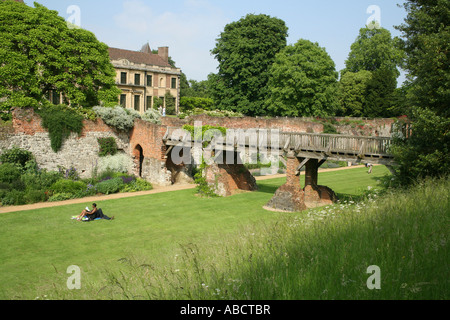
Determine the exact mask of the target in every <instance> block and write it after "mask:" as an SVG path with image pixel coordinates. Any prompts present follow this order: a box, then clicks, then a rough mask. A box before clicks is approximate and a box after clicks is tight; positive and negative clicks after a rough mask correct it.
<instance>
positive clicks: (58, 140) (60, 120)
mask: <svg viewBox="0 0 450 320" xmlns="http://www.w3.org/2000/svg"><path fill="white" fill-rule="evenodd" d="M36 112H37V113H38V114H39V115H40V116H41V118H42V126H43V127H44V128H45V129H47V131H48V133H49V136H50V141H51V147H52V150H53V151H54V152H58V151H59V150H61V147H62V145H63V142H64V140H65V139H67V138H68V137H69V136H70V134H71V133H77V134H78V135H80V134H81V130H83V116H81V115H80V114H78V113H77V112H76V111H75V110H72V109H70V108H68V107H67V106H65V105H57V106H53V105H51V106H46V107H44V108H42V109H40V110H37V111H36Z"/></svg>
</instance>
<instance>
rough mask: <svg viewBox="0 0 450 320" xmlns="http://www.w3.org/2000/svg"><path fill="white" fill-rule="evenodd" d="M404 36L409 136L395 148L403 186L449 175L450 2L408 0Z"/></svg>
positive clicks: (395, 144)
mask: <svg viewBox="0 0 450 320" xmlns="http://www.w3.org/2000/svg"><path fill="white" fill-rule="evenodd" d="M404 8H405V9H406V11H407V13H408V15H407V18H406V19H405V23H404V24H402V25H401V26H399V27H397V28H398V29H399V30H400V31H402V32H403V37H402V43H401V47H402V48H403V50H404V51H405V54H406V57H405V65H404V66H405V68H406V70H408V71H409V75H408V80H409V82H408V84H407V87H406V88H407V90H408V92H407V97H408V100H409V103H410V104H411V105H412V108H410V109H409V112H408V114H407V115H408V119H409V121H410V130H409V132H410V134H409V136H408V137H405V136H400V137H399V138H398V139H396V141H395V143H394V146H393V147H392V150H391V151H392V153H393V154H394V156H395V159H396V162H397V164H398V166H397V168H398V170H397V175H396V177H397V178H398V180H399V182H400V183H401V184H403V185H408V184H412V183H414V182H415V181H416V180H417V179H418V178H420V177H426V176H431V177H445V176H448V174H449V173H450V157H449V154H450V120H449V114H450V112H449V101H450V73H449V65H450V63H449V62H450V59H449V57H450V50H449V49H450V48H449V46H450V26H449V22H450V1H448V0H408V1H407V2H406V3H405V4H404Z"/></svg>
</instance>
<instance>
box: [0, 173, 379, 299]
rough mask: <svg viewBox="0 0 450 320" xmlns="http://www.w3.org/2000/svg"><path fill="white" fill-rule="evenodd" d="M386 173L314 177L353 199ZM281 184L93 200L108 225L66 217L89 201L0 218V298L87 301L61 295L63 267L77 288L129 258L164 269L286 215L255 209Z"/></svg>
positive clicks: (97, 282) (95, 283)
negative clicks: (72, 270)
mask: <svg viewBox="0 0 450 320" xmlns="http://www.w3.org/2000/svg"><path fill="white" fill-rule="evenodd" d="M387 173H388V171H387V169H386V168H385V167H375V168H374V172H373V174H371V175H368V174H367V170H366V169H364V168H358V169H353V170H345V171H336V172H329V173H320V174H319V184H322V185H327V186H329V187H331V188H332V189H333V190H335V191H336V192H337V193H338V194H346V195H354V196H357V195H360V194H361V193H362V192H363V191H365V190H367V187H368V186H376V184H377V182H376V180H377V179H378V178H379V177H381V176H383V175H385V174H387ZM284 181H285V179H273V180H267V181H261V182H260V183H259V186H260V190H259V191H258V192H253V193H242V194H238V195H235V196H233V197H229V198H217V199H203V198H199V197H197V196H195V191H194V190H186V191H177V192H169V193H162V194H154V195H148V196H140V197H134V198H128V199H118V200H110V201H104V202H101V203H99V207H101V208H102V209H103V211H104V212H105V214H107V215H109V216H112V215H114V216H115V217H116V219H115V220H114V221H97V222H91V223H80V222H76V221H74V220H70V217H71V216H73V215H76V214H78V213H79V212H80V211H81V210H82V209H83V208H84V207H85V206H86V205H90V203H86V204H84V205H67V206H62V207H56V208H47V209H40V210H33V211H27V212H18V213H5V214H0V226H1V233H0V243H1V250H0V299H35V298H36V297H39V298H42V297H43V296H44V295H46V296H47V297H48V298H51V299H60V298H86V292H85V291H83V290H78V291H72V292H68V290H67V289H66V290H64V287H65V281H66V280H67V277H68V276H69V275H67V274H66V269H67V267H68V266H70V265H77V266H79V267H80V268H81V270H82V283H83V286H85V287H89V286H92V287H95V288H97V289H96V290H97V291H98V288H101V287H102V285H103V283H106V281H107V280H108V279H105V278H107V275H110V273H111V272H112V271H111V270H120V264H121V263H122V262H123V261H128V260H129V259H131V258H133V257H136V259H137V260H145V261H146V262H147V263H148V262H150V263H151V264H152V267H153V268H164V266H166V265H168V264H171V263H173V261H174V259H176V257H177V255H181V254H183V248H186V247H185V246H186V245H188V244H202V245H203V244H208V245H214V244H220V243H221V242H222V241H223V239H232V238H233V237H235V235H238V234H240V233H239V232H240V231H241V230H243V228H246V227H248V226H252V225H255V224H258V223H262V222H263V223H264V224H268V225H271V224H272V222H274V221H276V220H279V219H280V218H282V217H283V216H285V215H286V214H281V213H273V212H268V211H265V210H263V209H262V207H263V206H264V205H265V204H266V203H267V202H268V201H269V200H270V199H271V197H272V196H273V194H274V192H275V190H276V189H277V188H278V187H279V186H280V185H281V184H283V183H284Z"/></svg>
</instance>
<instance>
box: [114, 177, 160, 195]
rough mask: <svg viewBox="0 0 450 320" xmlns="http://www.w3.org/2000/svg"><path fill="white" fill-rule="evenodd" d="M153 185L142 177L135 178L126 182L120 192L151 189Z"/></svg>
mask: <svg viewBox="0 0 450 320" xmlns="http://www.w3.org/2000/svg"><path fill="white" fill-rule="evenodd" d="M152 189H153V186H152V184H151V183H150V182H148V181H146V180H144V179H140V178H138V179H135V180H132V181H131V182H129V183H127V184H126V185H125V186H124V187H123V188H122V190H121V191H122V192H138V191H148V190H152Z"/></svg>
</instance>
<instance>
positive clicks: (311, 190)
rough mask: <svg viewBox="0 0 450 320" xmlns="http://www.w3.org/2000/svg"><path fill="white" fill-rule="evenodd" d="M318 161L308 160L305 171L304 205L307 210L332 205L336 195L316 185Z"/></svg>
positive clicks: (328, 189) (324, 187) (326, 188)
mask: <svg viewBox="0 0 450 320" xmlns="http://www.w3.org/2000/svg"><path fill="white" fill-rule="evenodd" d="M320 165H321V163H319V160H317V159H309V161H308V162H307V163H306V169H305V188H304V189H303V191H304V192H305V205H306V207H308V208H315V207H321V206H326V205H329V204H333V203H334V202H335V201H336V194H335V193H334V191H333V190H331V189H330V188H328V187H326V186H319V185H318V177H319V166H320Z"/></svg>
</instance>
